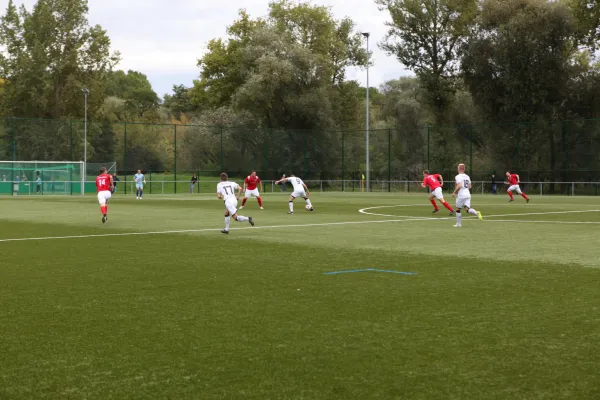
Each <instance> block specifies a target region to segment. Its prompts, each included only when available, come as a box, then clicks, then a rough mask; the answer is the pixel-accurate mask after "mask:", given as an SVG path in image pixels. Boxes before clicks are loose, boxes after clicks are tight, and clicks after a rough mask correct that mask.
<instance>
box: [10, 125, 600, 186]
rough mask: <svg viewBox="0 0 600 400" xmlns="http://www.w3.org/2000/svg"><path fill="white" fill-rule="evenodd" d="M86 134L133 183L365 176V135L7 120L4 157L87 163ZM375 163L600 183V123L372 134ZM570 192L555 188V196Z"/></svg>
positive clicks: (399, 176) (374, 169)
mask: <svg viewBox="0 0 600 400" xmlns="http://www.w3.org/2000/svg"><path fill="white" fill-rule="evenodd" d="M86 135H87V156H88V157H87V159H88V163H94V162H104V161H106V160H116V162H117V169H118V174H119V175H120V176H121V177H122V178H124V179H125V180H128V179H129V177H130V176H131V175H133V174H134V173H135V172H136V171H137V170H138V169H141V170H142V171H143V172H144V173H146V174H147V175H148V174H151V175H153V176H154V179H155V180H157V181H158V180H160V181H185V180H189V179H190V178H191V176H192V174H194V173H195V174H198V175H199V176H201V177H217V176H218V175H219V173H220V172H221V171H226V172H228V173H229V175H230V176H233V177H243V176H246V175H247V174H249V172H250V171H251V170H256V171H257V172H258V174H259V176H261V177H262V178H263V179H276V178H279V177H280V176H281V174H284V173H285V174H288V175H289V174H290V173H294V174H296V175H299V176H301V177H303V178H304V179H307V180H311V179H318V180H337V181H340V182H344V181H354V180H360V179H361V178H362V176H363V175H366V171H365V167H366V163H365V160H366V148H365V144H366V140H365V139H366V137H365V131H364V130H347V131H317V130H290V129H259V128H256V127H226V126H200V125H174V124H142V123H110V122H104V121H92V122H89V123H88V130H87V132H85V129H84V123H83V121H79V120H60V121H59V120H41V119H22V118H6V119H4V121H3V123H2V124H1V125H0V159H2V160H22V161H27V160H39V161H55V160H70V161H81V160H83V158H84V147H85V146H84V143H85V139H84V138H85V137H86ZM369 161H370V162H369V165H370V174H369V175H370V178H371V180H372V181H388V182H391V181H395V180H402V181H404V180H413V181H414V180H419V179H420V178H421V174H422V171H423V170H424V169H429V170H430V171H432V172H437V173H441V174H442V175H443V176H444V177H445V178H446V180H448V179H451V177H452V176H454V174H455V171H456V165H457V164H458V163H459V162H463V163H465V164H466V165H467V172H468V173H469V174H470V175H471V177H472V179H474V180H489V179H490V178H491V175H492V174H493V173H495V174H496V177H497V180H498V181H499V182H502V181H503V176H504V173H505V172H506V171H507V170H510V171H511V172H516V173H519V175H520V176H521V180H523V181H536V182H571V181H575V182H597V181H599V180H600V119H596V120H584V119H577V120H569V121H544V120H540V121H532V122H525V123H511V124H508V123H507V124H477V125H460V126H447V127H443V126H426V127H421V128H419V129H417V130H414V131H413V130H407V129H402V128H401V127H397V128H393V129H381V130H371V131H370V132H369ZM342 185H344V184H343V183H342ZM390 186H391V184H390ZM559 186H560V188H559ZM563 187H566V186H564V185H558V186H556V185H554V184H552V183H550V184H549V189H548V190H549V191H553V190H557V191H562V190H563V189H562V188H563ZM173 189H174V190H178V188H177V186H175V187H174V188H173ZM342 189H344V188H342ZM181 190H188V189H187V188H182V189H181ZM390 190H391V187H390ZM564 190H567V189H564Z"/></svg>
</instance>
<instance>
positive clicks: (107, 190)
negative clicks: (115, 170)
mask: <svg viewBox="0 0 600 400" xmlns="http://www.w3.org/2000/svg"><path fill="white" fill-rule="evenodd" d="M113 187H114V186H113V179H112V175H110V174H108V173H107V172H106V168H104V167H102V168H100V175H98V176H97V177H96V189H97V190H98V203H100V212H101V213H102V223H105V222H106V220H107V219H108V206H107V205H106V204H107V203H108V200H110V198H111V197H112V191H113Z"/></svg>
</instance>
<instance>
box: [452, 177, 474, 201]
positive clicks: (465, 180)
mask: <svg viewBox="0 0 600 400" xmlns="http://www.w3.org/2000/svg"><path fill="white" fill-rule="evenodd" d="M454 180H455V181H456V184H457V185H458V184H459V183H462V187H461V188H460V189H459V190H458V197H460V198H466V197H471V191H470V190H469V185H471V178H469V175H467V174H458V175H456V178H454Z"/></svg>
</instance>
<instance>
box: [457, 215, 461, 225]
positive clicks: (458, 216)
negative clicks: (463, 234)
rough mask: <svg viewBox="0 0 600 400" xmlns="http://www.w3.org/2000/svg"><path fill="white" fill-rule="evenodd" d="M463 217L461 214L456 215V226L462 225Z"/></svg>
mask: <svg viewBox="0 0 600 400" xmlns="http://www.w3.org/2000/svg"><path fill="white" fill-rule="evenodd" d="M461 220H462V215H461V213H460V212H457V213H456V225H461Z"/></svg>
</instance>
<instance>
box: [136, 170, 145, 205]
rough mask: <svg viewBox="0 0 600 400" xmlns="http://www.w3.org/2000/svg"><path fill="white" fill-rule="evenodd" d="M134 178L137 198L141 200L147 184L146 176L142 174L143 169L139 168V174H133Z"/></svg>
mask: <svg viewBox="0 0 600 400" xmlns="http://www.w3.org/2000/svg"><path fill="white" fill-rule="evenodd" d="M133 180H134V181H135V199H136V200H141V199H142V195H143V194H144V185H145V184H146V178H145V177H144V174H142V170H141V169H138V172H137V174H135V175H134V176H133Z"/></svg>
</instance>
